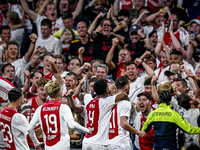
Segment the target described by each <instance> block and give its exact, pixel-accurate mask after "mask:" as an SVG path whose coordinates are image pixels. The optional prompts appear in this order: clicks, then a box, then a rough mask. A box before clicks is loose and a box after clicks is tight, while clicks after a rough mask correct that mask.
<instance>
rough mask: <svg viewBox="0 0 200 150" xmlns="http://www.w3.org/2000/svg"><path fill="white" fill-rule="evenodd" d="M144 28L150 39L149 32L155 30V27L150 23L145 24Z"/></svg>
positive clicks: (146, 35)
mask: <svg viewBox="0 0 200 150" xmlns="http://www.w3.org/2000/svg"><path fill="white" fill-rule="evenodd" d="M143 29H144V36H145V37H146V38H148V39H149V34H150V33H151V32H152V31H153V29H154V27H152V26H151V25H148V26H144V27H143Z"/></svg>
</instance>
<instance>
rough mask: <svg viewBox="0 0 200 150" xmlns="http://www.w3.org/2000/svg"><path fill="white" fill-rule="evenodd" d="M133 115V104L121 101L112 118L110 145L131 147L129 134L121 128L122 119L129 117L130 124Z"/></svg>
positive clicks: (116, 106) (114, 109)
mask: <svg viewBox="0 0 200 150" xmlns="http://www.w3.org/2000/svg"><path fill="white" fill-rule="evenodd" d="M130 113H131V103H130V102H129V101H125V100H124V101H120V102H119V103H118V104H117V105H115V107H114V108H113V110H112V115H111V118H110V130H109V145H118V146H121V147H125V146H123V145H126V146H128V147H130V149H131V147H132V146H131V145H132V141H131V139H130V135H129V132H128V131H127V130H125V129H123V128H122V127H121V126H120V117H121V116H126V117H128V119H127V122H128V123H129V119H130Z"/></svg>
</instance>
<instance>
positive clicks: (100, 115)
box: [83, 94, 115, 145]
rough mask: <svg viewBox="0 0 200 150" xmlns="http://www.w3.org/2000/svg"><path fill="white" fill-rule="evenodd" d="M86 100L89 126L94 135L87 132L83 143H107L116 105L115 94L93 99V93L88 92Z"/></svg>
mask: <svg viewBox="0 0 200 150" xmlns="http://www.w3.org/2000/svg"><path fill="white" fill-rule="evenodd" d="M84 102H85V106H86V110H87V128H90V129H91V130H92V135H88V134H86V135H85V137H84V139H83V144H88V143H90V144H99V145H107V144H108V140H109V123H110V117H111V111H112V108H113V107H114V106H115V96H110V97H106V98H94V99H93V98H92V96H91V94H86V95H85V96H84Z"/></svg>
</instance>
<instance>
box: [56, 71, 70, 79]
mask: <svg viewBox="0 0 200 150" xmlns="http://www.w3.org/2000/svg"><path fill="white" fill-rule="evenodd" d="M68 73H69V71H63V73H62V74H61V77H62V78H65V77H66V75H67V74H68ZM52 80H56V78H55V77H54V76H53V77H52Z"/></svg>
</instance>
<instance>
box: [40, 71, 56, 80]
mask: <svg viewBox="0 0 200 150" xmlns="http://www.w3.org/2000/svg"><path fill="white" fill-rule="evenodd" d="M40 71H41V72H42V73H43V71H44V69H42V70H40ZM52 77H53V74H52V73H51V72H50V73H49V74H47V75H44V74H43V78H45V79H49V80H52Z"/></svg>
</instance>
